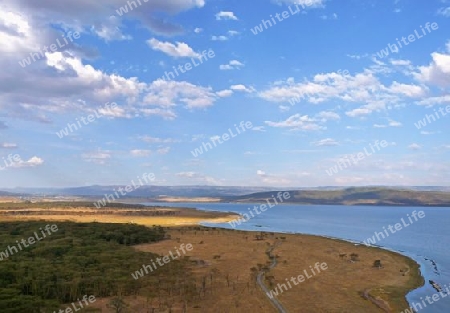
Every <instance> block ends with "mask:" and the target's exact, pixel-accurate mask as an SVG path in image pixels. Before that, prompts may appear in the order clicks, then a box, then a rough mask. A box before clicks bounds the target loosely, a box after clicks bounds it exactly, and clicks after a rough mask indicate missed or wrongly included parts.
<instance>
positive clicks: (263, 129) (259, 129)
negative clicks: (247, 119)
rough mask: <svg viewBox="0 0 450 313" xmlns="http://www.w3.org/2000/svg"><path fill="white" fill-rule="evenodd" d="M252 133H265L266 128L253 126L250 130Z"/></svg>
mask: <svg viewBox="0 0 450 313" xmlns="http://www.w3.org/2000/svg"><path fill="white" fill-rule="evenodd" d="M252 130H253V131H257V132H265V131H266V128H265V127H264V126H254V127H253V128H252Z"/></svg>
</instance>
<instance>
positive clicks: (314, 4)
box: [275, 0, 325, 9]
mask: <svg viewBox="0 0 450 313" xmlns="http://www.w3.org/2000/svg"><path fill="white" fill-rule="evenodd" d="M275 1H276V2H278V3H285V4H288V5H289V4H295V5H298V6H299V7H300V8H301V9H307V8H318V7H324V2H325V0H275Z"/></svg>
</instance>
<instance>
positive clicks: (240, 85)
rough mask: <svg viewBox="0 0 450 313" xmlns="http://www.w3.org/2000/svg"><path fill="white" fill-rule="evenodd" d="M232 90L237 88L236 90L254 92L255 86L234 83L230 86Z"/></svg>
mask: <svg viewBox="0 0 450 313" xmlns="http://www.w3.org/2000/svg"><path fill="white" fill-rule="evenodd" d="M230 89H231V90H235V91H243V92H249V93H250V92H253V91H255V89H254V88H253V87H247V86H245V85H242V84H239V85H232V86H230Z"/></svg>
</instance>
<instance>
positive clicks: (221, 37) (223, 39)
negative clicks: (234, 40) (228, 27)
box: [211, 36, 228, 41]
mask: <svg viewBox="0 0 450 313" xmlns="http://www.w3.org/2000/svg"><path fill="white" fill-rule="evenodd" d="M211 40H212V41H226V40H228V37H227V36H212V37H211Z"/></svg>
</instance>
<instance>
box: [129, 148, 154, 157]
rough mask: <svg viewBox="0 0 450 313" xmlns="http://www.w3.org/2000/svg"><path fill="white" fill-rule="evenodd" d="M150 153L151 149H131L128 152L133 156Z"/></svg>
mask: <svg viewBox="0 0 450 313" xmlns="http://www.w3.org/2000/svg"><path fill="white" fill-rule="evenodd" d="M151 153H152V151H151V150H138V149H136V150H131V151H130V154H131V155H132V156H134V157H148V156H149V155H150V154H151Z"/></svg>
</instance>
